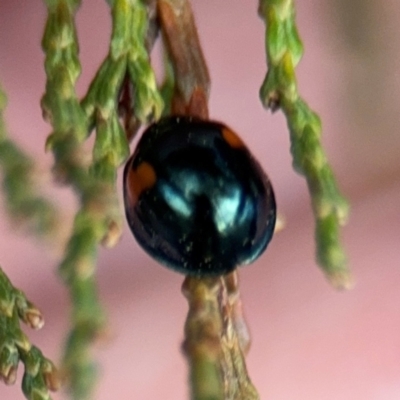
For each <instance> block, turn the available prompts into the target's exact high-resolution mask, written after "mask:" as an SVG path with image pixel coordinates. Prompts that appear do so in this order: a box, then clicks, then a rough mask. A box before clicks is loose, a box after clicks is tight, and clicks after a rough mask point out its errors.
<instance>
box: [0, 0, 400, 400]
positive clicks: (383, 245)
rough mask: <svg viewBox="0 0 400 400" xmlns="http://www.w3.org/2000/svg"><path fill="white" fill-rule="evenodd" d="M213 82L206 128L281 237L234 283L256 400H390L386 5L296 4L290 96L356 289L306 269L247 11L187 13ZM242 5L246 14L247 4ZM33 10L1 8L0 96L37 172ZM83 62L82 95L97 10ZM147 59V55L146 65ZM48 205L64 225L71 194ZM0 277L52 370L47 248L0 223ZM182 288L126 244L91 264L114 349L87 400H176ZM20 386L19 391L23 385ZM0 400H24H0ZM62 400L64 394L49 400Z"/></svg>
mask: <svg viewBox="0 0 400 400" xmlns="http://www.w3.org/2000/svg"><path fill="white" fill-rule="evenodd" d="M193 3H194V5H193V7H194V10H195V16H196V20H197V23H198V27H199V33H200V37H201V40H202V44H203V47H204V52H205V56H206V58H207V60H208V63H209V68H210V72H211V77H212V91H211V99H210V110H211V116H212V117H213V118H215V119H219V120H222V121H225V122H226V123H227V124H228V125H230V126H231V127H232V128H234V129H235V130H236V131H238V132H239V133H240V134H241V135H242V137H243V138H244V139H245V140H246V142H247V143H248V145H249V147H250V148H251V149H252V151H253V152H254V154H255V155H256V157H257V158H258V159H259V160H260V162H261V163H262V164H263V166H264V167H265V169H266V171H268V174H269V176H270V178H271V180H272V182H273V184H274V188H275V193H276V196H277V201H278V206H279V211H280V212H281V213H282V214H283V215H284V216H285V217H286V220H287V226H286V229H285V230H284V231H283V232H281V233H279V234H278V235H276V236H275V238H274V240H273V242H272V243H271V244H270V246H269V248H268V250H267V252H266V253H265V254H264V255H263V256H262V257H261V258H260V259H259V260H258V261H257V262H256V263H254V265H253V266H251V267H248V268H243V270H242V272H241V290H242V296H243V300H244V304H245V311H246V315H247V319H248V322H249V324H250V327H251V331H252V337H253V344H252V349H251V351H250V354H249V356H248V369H249V372H250V376H251V377H252V379H253V381H254V383H255V385H256V387H257V388H258V390H259V392H260V395H261V398H262V399H265V400H267V399H274V400H290V399H296V400H303V399H304V400H306V399H307V400H338V399H340V400H354V399H363V400H397V399H400V245H399V240H400V179H399V173H400V161H399V155H400V135H399V131H398V126H399V112H398V110H399V105H400V100H399V98H400V97H399V91H400V72H399V71H400V51H399V48H400V30H399V28H398V27H399V24H400V8H399V7H398V2H397V0H386V1H385V2H381V1H379V0H374V1H372V0H371V1H365V0H353V1H351V2H350V1H346V0H335V1H330V2H321V1H318V0H303V1H298V2H297V3H298V6H297V15H298V25H299V29H300V33H301V36H302V38H303V40H304V43H305V48H306V53H305V56H304V58H303V60H302V62H301V63H300V65H299V67H298V80H299V88H300V91H301V93H302V94H303V96H304V97H305V99H306V100H307V101H308V102H309V104H310V105H311V106H312V107H314V108H315V109H316V111H317V112H318V113H319V114H320V116H321V117H322V120H323V127H324V136H323V141H324V144H325V148H326V151H327V153H328V156H329V159H330V161H331V164H332V165H333V167H334V169H335V171H336V173H337V177H338V180H339V182H340V186H341V188H342V189H343V191H344V193H345V194H346V196H347V197H348V198H349V199H350V201H351V204H352V213H351V218H350V221H349V224H348V226H347V227H346V228H345V229H344V231H343V243H344V244H345V247H346V250H347V252H348V255H349V263H350V266H351V269H352V271H353V273H354V277H355V282H356V286H355V287H354V289H353V290H352V291H349V292H336V291H335V290H334V289H333V288H331V287H330V286H329V285H328V283H327V282H326V280H325V278H324V277H323V275H322V273H321V271H320V270H319V269H318V267H317V266H316V263H315V260H314V240H313V219H312V215H311V210H310V202H309V197H308V193H307V190H306V185H305V181H304V179H303V178H302V177H300V176H299V175H297V174H296V173H294V172H293V170H292V169H291V158H290V154H289V141H288V132H287V127H286V123H285V121H284V119H283V117H282V115H281V114H280V113H276V114H274V115H271V114H270V113H269V112H266V111H265V110H263V108H262V106H261V105H260V102H259V99H258V89H259V86H260V85H261V82H262V80H263V78H264V74H265V69H266V67H265V56H264V25H263V22H262V21H261V20H260V19H259V18H258V16H257V2H256V1H255V0H253V1H246V2H243V1H239V0H230V1H229V2H228V1H224V2H222V1H217V0H213V1H211V0H203V1H194V2H193ZM244 4H246V6H245V5H244ZM45 17H46V10H45V7H44V5H43V4H42V2H40V1H30V2H25V1H22V0H19V1H18V0H17V1H15V0H2V1H1V4H0V81H1V82H2V84H3V86H4V88H5V90H6V91H7V93H8V98H9V106H8V109H7V112H6V120H7V124H8V128H9V131H10V132H11V133H12V135H13V137H14V138H15V140H16V141H18V143H20V144H21V146H23V148H25V149H26V150H27V151H29V152H30V153H31V154H32V155H33V156H34V157H35V158H36V159H37V161H38V162H39V166H40V168H41V169H42V170H43V171H44V170H45V169H46V168H48V167H49V166H50V165H51V163H52V157H51V155H44V154H43V147H44V140H45V138H46V135H47V134H48V133H49V131H50V127H49V126H48V125H47V124H45V123H44V122H43V121H42V119H41V111H40V106H39V100H40V97H41V95H42V93H43V91H44V82H45V76H44V72H43V66H42V65H43V54H42V52H41V49H40V40H41V35H42V31H43V25H44V20H45ZM78 31H79V35H80V41H81V42H80V43H81V55H82V62H83V73H82V78H81V79H80V81H79V93H80V95H82V94H83V93H84V92H85V89H86V88H87V84H88V82H89V79H90V78H91V77H92V76H93V74H94V72H95V70H96V68H97V67H98V65H99V63H100V62H101V60H102V59H103V58H104V56H105V55H106V53H107V44H108V38H109V33H110V21H109V11H108V7H107V5H106V3H105V2H103V1H99V0H86V1H84V2H83V6H82V8H81V10H80V11H79V14H78ZM153 55H154V59H155V60H156V61H157V60H159V58H160V57H159V49H157V48H156V49H155V50H154V53H153ZM54 196H57V199H58V200H57V201H58V202H59V203H60V204H63V205H64V207H65V213H66V216H69V217H71V215H72V213H73V210H74V207H75V202H74V199H73V196H71V195H69V194H68V191H66V190H65V189H64V190H58V191H57V192H56V193H55V194H54ZM0 238H1V240H0V264H1V265H2V267H3V268H4V269H5V270H6V271H7V273H8V274H9V276H10V277H11V278H12V280H13V282H14V284H15V285H17V286H19V287H20V288H22V289H24V290H25V291H26V293H27V294H28V296H29V298H30V299H31V300H32V301H34V302H35V303H36V304H37V305H38V306H39V308H41V309H42V311H43V312H44V314H45V317H46V325H45V327H44V328H43V330H42V331H40V332H29V335H30V337H31V338H32V340H33V341H34V343H36V344H37V345H39V346H40V347H41V348H42V349H43V350H44V351H45V353H46V355H47V356H49V357H51V358H53V359H56V360H57V359H58V358H59V357H60V354H61V350H60V343H62V341H63V339H64V338H65V335H66V330H67V326H68V316H69V309H68V302H67V293H66V290H65V289H64V288H63V286H62V284H61V282H60V280H59V279H58V278H57V276H56V274H55V269H56V265H57V258H56V257H55V256H54V255H51V254H49V252H48V251H47V249H46V248H45V246H43V245H42V244H38V243H37V242H36V241H35V240H34V239H32V238H30V237H23V236H21V235H19V234H17V233H15V231H13V230H12V229H11V228H10V224H9V222H8V221H7V219H6V217H5V215H4V212H3V211H2V214H1V219H0ZM181 282H182V277H181V276H179V275H177V274H175V273H173V272H171V271H169V270H167V269H164V268H162V267H160V266H159V265H157V264H156V263H155V262H154V261H153V260H151V259H150V258H149V257H148V256H147V255H145V254H144V253H143V252H142V251H141V250H140V249H139V247H138V246H137V245H136V243H135V241H134V239H133V237H132V235H131V234H130V233H129V231H128V230H127V229H126V230H125V232H124V236H123V238H122V241H121V243H120V244H119V245H118V246H117V247H116V248H114V249H112V250H107V251H106V250H102V251H101V256H100V259H99V285H100V292H101V299H102V302H103V304H104V306H105V308H106V310H107V312H108V317H109V326H110V333H109V335H110V340H109V341H108V342H107V343H105V344H102V345H101V346H98V347H97V348H96V350H95V357H96V358H97V359H98V360H99V362H100V363H101V364H100V365H101V366H100V368H101V380H100V383H99V385H98V388H97V391H96V396H95V398H96V399H98V400H108V399H110V398H119V399H156V398H163V399H174V400H184V399H188V397H189V396H188V387H187V368H186V362H185V360H184V358H183V356H182V355H181V353H180V344H181V341H182V338H183V324H184V320H185V316H186V311H187V306H186V302H185V299H184V298H183V296H182V295H181V293H180V285H181ZM21 372H22V371H20V373H19V375H20V376H19V381H18V383H20V379H21V376H22V373H21ZM0 398H1V399H7V400H8V399H12V400H20V399H23V395H22V394H21V392H20V390H19V388H18V387H6V386H2V385H0ZM62 398H64V396H63V394H62V393H60V394H56V395H54V399H62Z"/></svg>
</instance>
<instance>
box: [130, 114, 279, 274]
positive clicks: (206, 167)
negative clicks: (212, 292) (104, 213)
mask: <svg viewBox="0 0 400 400" xmlns="http://www.w3.org/2000/svg"><path fill="white" fill-rule="evenodd" d="M123 179H124V201H125V210H126V217H127V220H128V224H129V226H130V229H131V230H132V232H133V235H134V236H135V237H136V240H137V241H138V242H139V244H140V245H141V246H142V247H143V248H144V250H145V251H146V252H147V253H149V254H150V255H151V256H152V257H154V258H155V259H157V260H158V261H160V262H161V263H163V264H165V265H166V266H168V267H170V268H172V269H174V270H176V271H179V272H181V273H184V274H186V275H191V276H197V277H205V276H215V275H222V274H226V273H229V272H231V271H232V270H234V269H235V268H236V266H238V265H240V264H247V263H250V262H252V261H253V260H255V259H256V258H257V257H258V256H259V255H260V254H261V253H262V252H263V251H264V250H265V248H266V247H267V245H268V243H269V241H270V240H271V237H272V234H273V231H274V226H275V219H276V205H275V198H274V192H273V190H272V186H271V184H270V182H269V179H268V177H267V176H266V175H265V173H264V172H263V170H262V168H261V166H260V165H259V164H258V162H257V161H256V160H255V159H254V158H253V156H252V155H251V153H250V152H249V150H248V149H247V147H246V146H245V145H244V143H243V142H242V140H241V139H240V138H239V136H238V135H237V134H236V133H234V132H233V131H232V130H231V129H229V128H228V127H227V126H225V125H223V124H221V123H219V122H214V121H204V120H201V119H197V118H194V117H179V116H170V117H165V118H163V119H161V120H160V121H159V122H157V123H154V124H153V125H151V126H150V127H149V128H148V129H147V130H146V131H145V132H144V133H143V136H142V138H141V139H140V141H139V143H138V145H137V148H136V150H135V152H134V154H133V155H132V156H131V158H130V159H129V160H128V162H127V164H126V166H125V170H124V178H123Z"/></svg>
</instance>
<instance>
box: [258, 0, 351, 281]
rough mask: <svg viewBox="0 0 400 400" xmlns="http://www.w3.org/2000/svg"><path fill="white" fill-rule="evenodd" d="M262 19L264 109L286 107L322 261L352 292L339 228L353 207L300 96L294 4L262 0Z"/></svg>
mask: <svg viewBox="0 0 400 400" xmlns="http://www.w3.org/2000/svg"><path fill="white" fill-rule="evenodd" d="M259 14H260V16H261V18H262V19H263V20H264V21H265V24H266V42H265V44H266V53H267V65H268V73H267V75H266V78H265V80H264V82H263V85H262V87H261V90H260V97H261V100H262V102H263V104H264V107H266V108H269V109H271V110H272V111H275V110H277V109H278V108H281V109H282V111H283V113H284V114H285V116H286V119H287V123H288V126H289V131H290V139H291V152H292V156H293V167H294V169H295V170H296V171H297V172H299V173H300V174H302V175H304V176H305V178H306V180H307V184H308V189H309V191H310V194H311V203H312V208H313V213H314V217H315V222H316V228H315V237H316V244H317V260H318V263H319V264H320V266H321V268H322V269H323V271H324V272H325V274H326V275H327V277H328V279H329V280H330V282H331V283H332V284H333V285H334V286H335V287H338V288H348V287H350V286H351V283H352V280H351V276H350V272H349V270H348V268H347V260H346V256H345V253H344V251H343V248H342V246H341V244H340V241H339V227H340V226H341V225H344V224H345V223H346V221H347V217H348V211H349V206H348V203H347V202H346V200H345V199H344V197H343V196H342V195H341V193H340V192H339V189H338V187H337V184H336V181H335V177H334V175H333V172H332V169H331V167H330V166H329V164H328V160H327V157H326V155H325V153H324V150H323V148H322V145H321V142H320V137H321V131H322V128H321V121H320V118H319V117H318V115H317V114H316V113H315V112H314V111H313V110H311V108H310V107H309V106H308V105H307V103H306V102H305V101H304V100H303V99H302V98H301V97H300V95H299V93H298V90H297V83H296V75H295V67H296V65H297V64H298V63H299V61H300V59H301V57H302V54H303V45H302V43H301V40H300V37H299V34H298V31H297V26H296V21H295V9H294V1H293V0H260V3H259Z"/></svg>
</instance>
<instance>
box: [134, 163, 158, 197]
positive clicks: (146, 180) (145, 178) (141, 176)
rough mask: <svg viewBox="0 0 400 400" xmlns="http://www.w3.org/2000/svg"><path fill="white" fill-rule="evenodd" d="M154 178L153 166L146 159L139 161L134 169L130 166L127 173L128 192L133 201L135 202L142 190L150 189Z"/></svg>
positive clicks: (154, 180)
mask: <svg viewBox="0 0 400 400" xmlns="http://www.w3.org/2000/svg"><path fill="white" fill-rule="evenodd" d="M156 180H157V176H156V172H155V171H154V168H153V167H152V166H151V165H150V164H149V163H148V162H146V161H143V162H142V163H140V164H139V165H138V166H137V168H136V169H133V168H131V169H130V170H129V175H128V181H129V185H128V194H129V197H130V199H131V200H132V201H133V203H136V202H137V200H138V199H139V197H140V195H141V194H142V192H143V191H144V190H146V189H150V188H151V187H152V186H153V185H154V184H155V183H156Z"/></svg>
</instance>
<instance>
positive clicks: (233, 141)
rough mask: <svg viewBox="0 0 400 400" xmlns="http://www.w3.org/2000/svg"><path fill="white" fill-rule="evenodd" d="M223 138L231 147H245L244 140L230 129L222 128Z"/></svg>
mask: <svg viewBox="0 0 400 400" xmlns="http://www.w3.org/2000/svg"><path fill="white" fill-rule="evenodd" d="M222 136H223V138H224V140H225V141H226V142H227V143H228V144H229V146H231V147H233V148H235V149H237V148H240V147H244V143H243V141H242V139H240V137H239V136H238V135H237V134H236V133H235V132H233V131H231V130H230V129H229V128H226V127H224V128H222Z"/></svg>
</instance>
